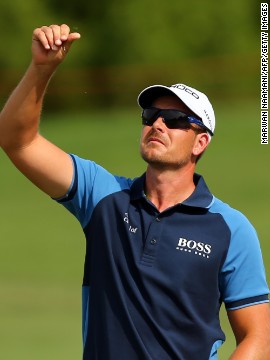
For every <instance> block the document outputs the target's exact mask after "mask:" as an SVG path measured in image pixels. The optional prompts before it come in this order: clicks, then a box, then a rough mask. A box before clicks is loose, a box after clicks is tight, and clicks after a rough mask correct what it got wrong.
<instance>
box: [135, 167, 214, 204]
mask: <svg viewBox="0 0 270 360" xmlns="http://www.w3.org/2000/svg"><path fill="white" fill-rule="evenodd" d="M144 184H145V173H144V174H143V175H142V176H140V177H138V178H136V179H134V181H133V183H132V185H131V200H139V199H141V198H145V193H144ZM194 184H195V186H196V187H195V190H194V191H193V193H192V194H191V195H190V196H189V197H188V198H187V199H186V200H184V201H183V202H182V203H181V205H185V206H189V207H197V208H203V209H208V208H209V207H210V206H211V204H212V202H213V199H214V197H213V195H212V194H211V192H210V191H209V189H208V187H207V185H206V183H205V181H204V179H203V177H202V176H201V175H199V174H194Z"/></svg>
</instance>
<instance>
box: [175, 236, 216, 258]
mask: <svg viewBox="0 0 270 360" xmlns="http://www.w3.org/2000/svg"><path fill="white" fill-rule="evenodd" d="M176 250H180V251H185V252H189V253H193V254H195V255H198V256H202V257H204V258H207V259H209V257H210V254H211V251H212V247H211V245H209V244H205V243H203V242H197V241H195V240H187V239H184V238H179V240H178V244H177V246H176Z"/></svg>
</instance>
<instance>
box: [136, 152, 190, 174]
mask: <svg viewBox="0 0 270 360" xmlns="http://www.w3.org/2000/svg"><path fill="white" fill-rule="evenodd" d="M140 153H141V157H142V159H143V160H144V161H145V162H146V163H147V164H148V165H150V166H151V167H153V168H155V169H158V170H178V169H180V168H182V167H184V166H185V165H186V164H187V163H188V162H189V161H190V159H189V158H188V157H186V158H181V159H180V158H179V159H175V158H172V157H170V156H168V155H167V154H158V153H156V152H154V151H151V150H150V151H147V150H144V149H143V148H142V147H141V149H140Z"/></svg>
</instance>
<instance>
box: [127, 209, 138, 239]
mask: <svg viewBox="0 0 270 360" xmlns="http://www.w3.org/2000/svg"><path fill="white" fill-rule="evenodd" d="M124 222H125V223H127V224H128V230H129V231H130V232H131V233H133V234H135V233H136V231H137V230H138V228H136V227H133V226H131V225H130V224H129V217H128V213H125V215H124Z"/></svg>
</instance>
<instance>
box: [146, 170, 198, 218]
mask: <svg viewBox="0 0 270 360" xmlns="http://www.w3.org/2000/svg"><path fill="white" fill-rule="evenodd" d="M193 175H194V167H193V166H191V167H189V168H181V169H179V170H177V171H175V170H163V171H160V170H158V169H155V168H153V167H151V166H150V165H149V166H148V168H147V170H146V184H145V192H146V196H147V198H148V199H149V200H150V201H151V202H152V203H153V204H154V205H155V206H156V208H157V209H158V210H159V211H160V212H162V211H164V210H166V209H168V208H169V207H172V206H174V205H176V204H179V203H181V202H183V201H184V200H186V199H187V198H188V197H189V196H190V195H191V194H192V193H193V191H194V189H195V185H194V182H193Z"/></svg>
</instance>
